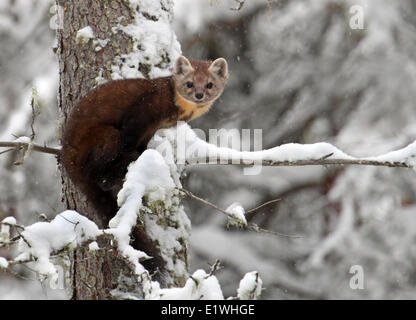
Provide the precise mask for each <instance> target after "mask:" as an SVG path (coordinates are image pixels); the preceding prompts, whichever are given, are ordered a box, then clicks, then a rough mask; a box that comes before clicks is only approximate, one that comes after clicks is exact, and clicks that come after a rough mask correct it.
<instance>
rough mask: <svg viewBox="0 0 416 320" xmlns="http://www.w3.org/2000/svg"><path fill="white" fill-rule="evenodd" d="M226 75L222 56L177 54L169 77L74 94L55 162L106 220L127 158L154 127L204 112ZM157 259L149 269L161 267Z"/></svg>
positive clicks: (145, 242) (138, 239)
mask: <svg viewBox="0 0 416 320" xmlns="http://www.w3.org/2000/svg"><path fill="white" fill-rule="evenodd" d="M227 79H228V66H227V62H226V60H225V59H223V58H218V59H216V60H215V61H214V62H211V61H200V60H191V61H189V60H188V59H187V58H185V57H183V56H181V57H179V58H178V59H177V60H176V62H175V64H174V68H173V75H172V76H170V77H163V78H157V79H153V80H145V79H126V80H116V81H110V82H107V83H105V84H103V85H100V86H98V87H97V88H95V89H93V90H92V91H90V92H89V93H88V94H87V95H85V96H84V97H83V98H82V99H81V100H80V102H79V103H78V104H77V106H76V107H75V108H74V109H73V111H72V113H71V115H70V117H69V119H68V122H67V125H66V129H65V131H64V134H63V138H62V151H61V154H60V162H61V164H62V165H63V167H64V168H65V171H66V173H67V174H68V176H69V178H70V179H71V181H72V182H73V183H74V184H75V185H76V186H77V188H78V189H79V191H81V192H82V193H83V194H84V195H85V196H86V197H87V201H89V202H90V203H92V205H93V207H94V208H95V209H96V210H97V212H99V213H100V214H102V215H103V216H104V218H105V219H104V220H105V223H106V225H107V224H108V222H109V220H110V219H111V218H112V217H113V216H114V215H115V214H116V212H117V201H116V200H117V193H118V192H119V191H120V189H121V187H122V184H123V178H124V176H125V175H126V173H127V166H128V165H129V163H131V162H132V161H134V160H136V159H137V158H138V157H139V156H140V154H141V153H142V152H143V151H144V150H146V148H147V144H148V142H149V140H150V139H151V138H152V136H153V135H154V134H155V132H156V131H157V130H158V129H161V128H167V127H171V126H173V125H175V124H176V122H177V121H179V120H182V121H190V120H192V119H195V118H197V117H199V116H201V115H202V114H203V113H205V112H207V111H208V110H209V108H210V107H211V105H212V103H213V102H214V101H215V100H216V99H217V98H218V97H219V96H220V95H221V93H222V91H223V89H224V86H225V84H226V82H227ZM136 229H137V228H136ZM136 229H135V230H136ZM133 236H134V238H135V240H134V243H133V247H135V248H136V249H138V250H142V251H145V252H146V253H147V254H148V255H155V254H156V253H155V252H154V251H152V250H151V248H149V247H151V241H150V240H149V239H148V238H145V236H144V233H143V232H140V231H139V230H136V231H133ZM149 251H150V252H149ZM157 260H158V258H157V257H155V260H154V261H153V265H152V266H150V268H151V269H155V268H161V267H162V266H161V264H162V261H157ZM159 260H160V259H159Z"/></svg>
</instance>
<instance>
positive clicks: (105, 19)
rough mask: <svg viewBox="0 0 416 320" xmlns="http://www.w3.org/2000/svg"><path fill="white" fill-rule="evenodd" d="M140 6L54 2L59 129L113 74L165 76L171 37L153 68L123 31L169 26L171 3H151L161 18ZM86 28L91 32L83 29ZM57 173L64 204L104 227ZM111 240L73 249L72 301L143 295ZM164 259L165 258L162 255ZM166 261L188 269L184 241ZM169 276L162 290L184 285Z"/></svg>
mask: <svg viewBox="0 0 416 320" xmlns="http://www.w3.org/2000/svg"><path fill="white" fill-rule="evenodd" d="M142 2H143V3H142ZM142 2H141V1H139V3H138V6H137V7H135V8H133V7H132V5H133V2H130V1H129V0H111V1H110V0H89V1H85V0H56V4H57V8H58V13H59V12H60V13H63V14H62V16H61V17H60V18H62V19H63V24H62V28H61V29H58V30H57V40H58V50H57V56H58V60H59V72H60V83H59V93H58V100H59V102H58V103H59V108H60V110H61V112H62V118H61V123H62V129H64V128H65V124H66V122H67V120H68V116H69V115H70V113H71V110H72V109H73V108H74V107H75V106H76V104H77V102H78V101H79V100H80V99H81V98H82V97H83V96H84V95H85V94H86V93H87V92H89V91H90V90H91V89H93V88H94V87H95V86H97V85H98V84H100V83H101V82H103V81H106V80H112V79H114V78H115V77H116V76H117V75H115V74H114V70H119V71H120V72H119V73H118V75H121V76H122V77H126V76H128V77H131V76H132V75H133V76H135V77H138V76H143V77H147V78H148V77H149V76H152V74H153V75H154V74H158V73H154V72H153V71H154V70H155V69H156V68H157V70H158V72H159V73H161V72H163V71H165V72H167V73H168V72H169V67H170V66H171V65H170V62H171V61H172V60H173V58H175V57H171V56H170V55H175V54H176V52H175V50H176V51H179V49H178V48H179V45H178V44H177V42H176V38H175V37H174V35H173V34H172V39H173V42H172V44H170V46H171V47H170V48H169V47H167V48H166V50H160V51H159V52H163V53H161V54H160V57H159V63H158V64H157V65H156V64H155V62H154V61H155V59H149V58H148V57H146V49H144V47H145V46H148V45H149V44H148V43H141V41H147V40H146V39H145V38H143V39H137V38H134V37H133V36H134V35H133V36H132V33H129V32H126V31H125V30H127V29H123V28H125V27H127V26H134V27H138V28H140V23H141V21H145V22H150V21H153V22H154V23H155V24H157V23H165V24H169V23H170V22H171V18H172V7H173V5H172V1H171V0H155V1H154V3H152V8H151V9H154V4H155V3H159V5H160V8H156V10H158V11H157V12H160V15H155V14H154V13H152V12H149V11H146V10H147V9H148V7H149V5H148V3H149V1H142ZM141 10H142V11H141ZM139 18H140V19H139ZM85 27H90V28H91V29H83V28H85ZM81 29H83V30H84V31H86V30H87V31H91V30H92V32H93V35H91V33H90V32H89V33H88V32H84V33H82V32H81V33H80V32H78V31H79V30H81ZM123 30H124V31H123ZM91 36H92V37H91ZM154 41H158V40H154ZM152 45H155V46H157V45H159V44H158V43H155V44H152ZM161 45H162V46H163V44H161ZM162 49H163V48H162ZM134 53H140V55H137V56H134V57H138V58H137V59H139V61H136V64H135V65H134V66H128V67H129V68H130V69H134V70H133V71H134V73H133V74H132V73H131V72H130V71H131V70H129V73H128V74H125V73H124V74H123V70H124V69H123V68H125V67H126V66H125V65H123V63H125V61H126V59H127V60H128V57H129V55H131V54H134ZM153 58H154V57H153ZM128 61H131V60H128ZM61 172H62V185H63V189H62V190H63V192H62V194H63V199H62V200H63V202H64V203H65V205H66V207H67V208H69V209H73V210H76V211H77V212H79V213H81V214H84V215H86V216H87V217H88V218H89V219H91V220H92V221H94V222H95V223H96V224H97V225H98V226H99V227H100V228H107V227H108V226H107V225H105V219H104V217H103V216H102V215H101V214H100V212H96V210H95V209H94V208H93V207H92V206H90V205H89V203H88V202H87V201H86V199H85V197H84V196H83V195H82V194H81V193H80V192H79V191H78V190H77V188H76V187H75V186H74V185H73V184H72V183H71V181H70V180H69V178H67V176H66V174H65V172H64V170H62V168H61ZM179 205H180V204H179ZM155 214H156V213H155ZM144 227H145V226H144ZM110 240H111V238H110V237H109V236H105V237H102V238H101V239H99V240H98V241H97V242H98V243H99V246H100V249H101V250H99V251H98V252H97V251H96V252H90V251H89V250H88V246H85V247H81V248H77V249H75V250H74V251H73V257H72V258H71V260H72V261H71V273H70V274H71V281H70V282H71V284H72V298H73V299H114V298H120V297H121V296H120V295H119V294H116V295H115V294H114V290H116V289H117V292H118V293H120V292H122V293H123V292H124V293H126V295H129V296H134V297H136V298H143V297H144V294H143V291H142V290H141V286H140V282H138V281H137V278H136V277H135V275H134V269H133V268H132V266H131V265H130V264H129V263H128V262H127V261H126V259H124V258H123V257H121V256H120V255H119V254H118V252H117V250H116V248H115V247H113V245H112V243H113V242H112V241H110ZM153 240H155V239H153ZM181 240H183V239H181ZM155 242H157V241H155ZM159 249H160V250H162V249H163V248H159ZM164 258H165V260H166V255H165V257H164ZM170 258H171V259H179V260H182V261H183V262H184V265H187V264H186V261H187V257H186V241H185V242H184V243H183V248H182V250H179V251H178V250H177V252H176V253H175V256H174V257H173V256H172V257H170ZM171 262H172V261H171ZM171 264H172V263H171ZM173 264H175V262H174V263H173ZM175 272H176V274H175ZM169 273H170V277H169V279H168V281H167V283H166V286H172V285H181V284H183V282H184V280H185V275H186V270H182V271H179V272H178V270H175V269H174V268H172V270H169ZM136 276H137V275H136Z"/></svg>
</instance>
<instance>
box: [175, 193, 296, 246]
mask: <svg viewBox="0 0 416 320" xmlns="http://www.w3.org/2000/svg"><path fill="white" fill-rule="evenodd" d="M177 189H178V190H179V191H181V192H183V193H184V194H186V195H187V196H188V197H190V198H193V199H195V200H198V201H200V202H202V203H203V204H205V205H207V206H209V207H211V208H214V209H215V210H217V211H219V212H221V213H223V214H225V215H226V216H227V217H229V218H231V219H235V218H236V217H235V216H234V215H232V214H231V213H229V212H227V211H225V210H223V209H221V208H219V207H218V206H216V205H215V204H213V203H211V202H209V201H207V200H205V199H202V198H200V197H198V196H196V195H194V194H193V193H192V192H191V191H189V190H186V189H183V188H177ZM262 206H264V205H262ZM250 211H252V210H250ZM250 211H249V212H250ZM246 228H247V229H248V230H250V231H254V232H259V233H268V234H271V235H274V236H279V237H286V238H301V236H298V235H288V234H284V233H280V232H276V231H270V230H266V229H262V228H260V227H259V226H258V225H257V224H255V223H248V224H247V226H246Z"/></svg>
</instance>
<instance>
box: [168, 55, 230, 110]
mask: <svg viewBox="0 0 416 320" xmlns="http://www.w3.org/2000/svg"><path fill="white" fill-rule="evenodd" d="M227 79H228V66H227V61H225V59H223V58H218V59H217V60H215V61H214V62H211V61H200V60H191V61H189V60H188V59H186V58H185V57H184V56H181V57H179V58H178V59H177V60H176V62H175V66H174V68H173V80H174V84H175V90H176V95H177V98H178V96H179V98H180V99H183V100H185V101H186V102H188V103H192V104H195V105H196V106H207V105H211V104H212V103H213V102H214V101H215V100H216V99H217V98H218V97H219V96H220V95H221V93H222V91H223V90H224V86H225V84H226V83H227Z"/></svg>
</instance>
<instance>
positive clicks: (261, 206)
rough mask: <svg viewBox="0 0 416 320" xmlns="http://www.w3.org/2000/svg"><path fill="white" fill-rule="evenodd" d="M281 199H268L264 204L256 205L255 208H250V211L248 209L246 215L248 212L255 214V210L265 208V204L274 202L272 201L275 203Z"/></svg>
mask: <svg viewBox="0 0 416 320" xmlns="http://www.w3.org/2000/svg"><path fill="white" fill-rule="evenodd" d="M280 200H281V199H274V200H270V201H267V202H265V203H263V204H261V205H259V206H258V207H255V208H253V209H250V210H248V211H246V215H247V214H249V213H250V214H253V213H254V212H255V211H257V210H260V209H261V208H263V207H265V206H268V205H269V204H272V203H275V202H278V201H280Z"/></svg>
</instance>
